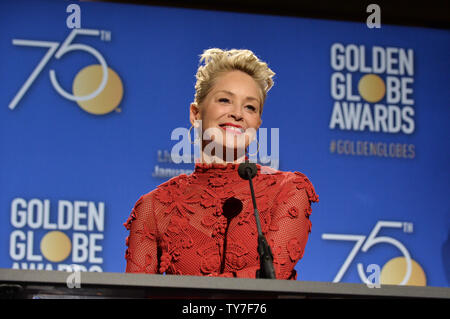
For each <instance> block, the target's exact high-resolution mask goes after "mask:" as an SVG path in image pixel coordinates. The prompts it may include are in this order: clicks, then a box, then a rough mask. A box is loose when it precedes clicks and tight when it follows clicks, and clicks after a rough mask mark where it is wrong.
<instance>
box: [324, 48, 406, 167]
mask: <svg viewBox="0 0 450 319" xmlns="http://www.w3.org/2000/svg"><path fill="white" fill-rule="evenodd" d="M330 58H331V59H330V65H331V68H332V69H333V71H334V72H333V73H332V74H331V83H330V94H331V97H332V98H333V101H334V103H333V109H332V112H331V116H330V121H329V128H330V129H331V130H342V131H353V132H373V133H388V134H405V135H410V134H412V133H414V130H415V119H414V115H415V111H414V89H413V84H414V51H413V50H412V49H404V48H396V47H380V46H373V47H366V46H364V45H356V44H348V45H344V44H341V43H334V44H333V45H332V46H331V52H330ZM330 152H331V153H338V154H345V155H361V156H380V157H397V158H410V159H411V158H414V157H415V146H414V145H413V144H406V143H390V144H388V143H382V142H374V141H348V140H346V141H344V140H332V141H331V143H330Z"/></svg>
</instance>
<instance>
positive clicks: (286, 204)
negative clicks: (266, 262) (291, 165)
mask: <svg viewBox="0 0 450 319" xmlns="http://www.w3.org/2000/svg"><path fill="white" fill-rule="evenodd" d="M318 200H319V197H318V196H317V195H316V193H315V190H314V187H313V185H312V184H311V182H310V181H309V180H308V178H307V177H306V176H305V175H303V174H301V173H299V172H295V173H290V174H289V175H288V177H287V178H286V180H285V181H283V184H282V186H281V189H280V191H279V193H278V196H277V198H276V201H275V204H274V206H273V207H272V214H271V225H270V227H269V229H268V231H267V233H266V238H267V241H268V243H269V245H270V246H271V249H272V254H273V257H274V268H275V274H276V277H277V279H296V278H297V274H296V272H295V270H294V267H295V265H296V264H297V262H298V261H299V260H300V259H301V258H302V257H303V254H304V250H305V246H306V243H307V241H308V236H309V233H310V232H311V221H310V220H309V216H310V215H311V212H312V210H311V202H318ZM266 229H267V228H266Z"/></svg>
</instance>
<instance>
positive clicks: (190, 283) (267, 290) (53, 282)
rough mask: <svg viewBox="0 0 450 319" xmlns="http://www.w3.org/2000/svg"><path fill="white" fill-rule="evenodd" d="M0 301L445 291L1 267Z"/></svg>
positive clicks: (436, 294)
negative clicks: (18, 299)
mask: <svg viewBox="0 0 450 319" xmlns="http://www.w3.org/2000/svg"><path fill="white" fill-rule="evenodd" d="M0 296H1V298H35V299H37V298H156V299H157V298H204V299H205V298H206V299H246V298H248V299H254V298H270V299H272V298H278V299H285V298H345V299H348V298H428V299H429V298H440V299H442V298H443V299H450V288H448V287H414V286H392V285H381V287H380V288H376V287H374V288H369V287H368V286H366V285H364V284H350V283H330V282H311V281H286V280H270V279H241V278H218V277H197V276H173V275H164V276H163V275H148V274H127V273H96V272H78V273H75V272H74V273H70V272H62V271H45V270H14V269H0Z"/></svg>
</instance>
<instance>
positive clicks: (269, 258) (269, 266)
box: [238, 162, 276, 279]
mask: <svg viewBox="0 0 450 319" xmlns="http://www.w3.org/2000/svg"><path fill="white" fill-rule="evenodd" d="M257 173H258V170H257V167H256V164H255V163H249V162H244V163H241V164H239V167H238V174H239V176H240V177H241V178H243V179H246V180H248V182H249V184H250V191H251V194H252V202H253V209H254V215H255V221H256V228H257V231H258V254H259V261H260V269H259V271H258V272H257V276H256V277H257V278H268V279H276V276H275V269H274V267H273V255H272V250H271V249H270V246H269V244H268V243H267V240H266V237H265V236H264V234H263V233H262V229H261V222H260V220H259V212H258V208H257V207H256V198H255V191H254V189H253V182H252V178H253V177H255V176H256V174H257Z"/></svg>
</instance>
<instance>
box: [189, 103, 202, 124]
mask: <svg viewBox="0 0 450 319" xmlns="http://www.w3.org/2000/svg"><path fill="white" fill-rule="evenodd" d="M189 120H190V122H191V124H192V125H194V121H196V120H200V108H199V107H198V105H197V103H195V102H193V103H191V106H190V107H189Z"/></svg>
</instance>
